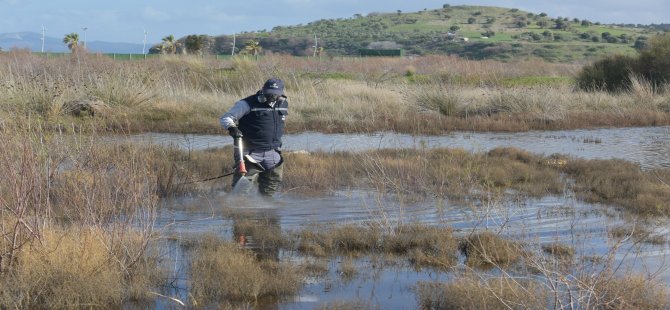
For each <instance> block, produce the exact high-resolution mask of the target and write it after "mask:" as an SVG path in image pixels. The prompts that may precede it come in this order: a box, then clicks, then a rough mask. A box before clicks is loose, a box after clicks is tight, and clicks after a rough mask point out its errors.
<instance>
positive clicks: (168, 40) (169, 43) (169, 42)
mask: <svg viewBox="0 0 670 310" xmlns="http://www.w3.org/2000/svg"><path fill="white" fill-rule="evenodd" d="M162 51H163V52H164V53H166V54H174V53H175V52H176V51H177V41H175V39H174V36H173V35H169V36H167V37H164V38H163V49H162Z"/></svg>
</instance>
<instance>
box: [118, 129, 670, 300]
mask: <svg viewBox="0 0 670 310" xmlns="http://www.w3.org/2000/svg"><path fill="white" fill-rule="evenodd" d="M131 138H132V139H133V140H135V141H138V142H149V143H159V144H163V145H168V144H173V145H177V146H179V147H182V148H188V149H206V148H216V147H223V146H226V145H228V144H230V142H231V141H230V140H231V139H230V138H229V137H226V136H214V135H171V134H144V135H138V136H133V137H131ZM284 144H285V149H286V150H289V151H298V150H305V151H310V152H312V151H326V152H330V151H342V150H348V151H361V150H369V149H377V148H437V147H457V148H463V149H466V150H469V151H473V152H478V151H487V150H490V149H493V148H496V147H500V146H511V147H516V148H521V149H525V150H528V151H530V152H533V153H538V154H545V155H548V154H552V153H562V154H567V155H570V156H575V157H582V158H589V159H593V158H601V159H610V158H621V159H626V160H629V161H633V162H636V163H638V164H639V165H640V166H641V167H643V168H645V169H648V168H659V167H670V127H652V128H619V129H594V130H574V131H552V132H547V131H543V132H524V133H464V132H461V133H452V134H449V135H445V136H410V135H403V134H395V133H375V134H369V135H367V134H336V135H326V134H320V133H303V134H297V135H287V136H286V137H285V139H284ZM231 208H233V209H235V210H239V211H244V212H249V213H251V214H253V216H256V217H258V218H268V217H269V218H272V219H273V221H272V223H273V225H277V226H278V228H279V229H281V230H282V231H283V232H290V231H297V230H301V229H302V228H304V227H308V226H309V225H312V224H316V225H319V224H332V223H337V224H356V223H370V222H376V223H378V224H381V225H386V227H392V226H394V225H397V224H399V223H416V222H420V223H425V224H430V225H441V226H442V225H443V226H449V227H452V228H454V230H455V234H456V235H466V234H468V233H470V232H473V231H481V230H492V231H495V232H500V233H501V234H502V235H503V236H506V237H509V238H512V239H515V240H525V241H530V242H529V243H530V244H536V245H538V246H539V245H541V244H549V243H555V242H560V243H562V244H566V245H569V246H572V247H574V248H575V249H576V255H577V257H602V256H605V255H606V254H607V253H609V251H611V248H612V246H613V243H615V242H617V241H616V240H613V238H612V237H611V235H610V232H611V231H612V230H613V229H616V228H620V227H628V228H631V227H634V226H633V225H636V224H634V221H633V220H631V219H630V218H628V217H627V216H626V215H625V214H622V213H620V212H618V211H616V210H615V209H613V208H611V207H608V206H602V205H591V204H587V203H584V202H581V201H579V200H577V199H575V197H574V195H572V194H571V193H570V192H567V191H566V193H565V194H564V195H562V196H548V197H544V198H541V199H522V200H514V201H500V202H498V203H490V204H485V205H476V206H473V205H472V204H466V203H462V202H451V201H448V200H433V199H427V200H424V201H420V202H402V199H397V197H394V196H393V195H382V196H380V195H379V194H378V193H371V192H365V191H359V190H352V191H341V192H336V193H333V194H332V195H328V196H323V197H308V198H304V197H295V196H292V195H290V194H285V195H283V196H280V197H277V199H276V200H275V201H273V202H271V203H269V202H267V201H265V200H262V199H256V198H251V199H243V200H239V199H232V198H230V197H229V196H228V195H227V194H226V193H225V192H218V193H208V194H203V195H198V196H191V197H180V198H175V199H169V200H164V201H163V202H162V207H161V209H160V210H161V211H160V213H159V216H158V219H157V223H156V228H157V229H158V230H160V231H161V232H162V233H164V234H166V235H168V236H173V237H174V240H179V239H181V238H182V237H187V236H197V235H198V234H202V233H215V234H219V235H221V236H223V237H225V238H231V239H232V238H233V236H232V235H233V233H232V227H233V225H234V222H233V220H232V219H231V217H229V216H227V215H226V213H225V212H223V210H224V209H231ZM668 222H669V221H668V220H666V219H658V220H655V221H654V222H649V221H647V222H645V223H644V224H641V225H644V226H645V228H646V229H647V230H649V231H650V232H651V233H652V234H653V235H654V236H661V237H663V238H665V240H666V241H665V242H664V243H661V244H651V243H644V242H643V243H636V242H635V241H634V240H632V239H631V240H628V241H625V242H624V243H623V244H622V246H621V247H619V248H618V250H616V254H615V260H616V261H617V262H621V266H623V267H622V269H627V270H636V271H641V272H646V273H657V274H658V279H660V280H661V281H663V282H664V283H665V284H666V285H670V271H669V270H668V266H666V264H667V263H666V259H667V258H668V254H670V248H669V247H668V242H667V238H668V237H669V236H670V225H669V224H670V223H668ZM637 225H640V224H637ZM165 248H166V249H167V254H166V255H165V257H167V258H168V261H169V264H171V266H172V267H173V268H172V270H173V271H172V274H171V276H170V277H171V279H172V281H171V284H170V286H169V287H167V289H166V290H165V294H166V295H169V296H174V297H176V298H179V299H181V300H187V299H188V286H189V283H190V281H192V280H193V279H188V272H187V271H186V270H187V263H186V262H187V261H188V258H187V257H186V255H185V253H184V252H183V251H182V250H181V248H180V246H179V244H178V242H166V244H165ZM277 259H279V260H301V259H305V258H304V257H301V256H299V255H297V254H296V253H295V252H282V251H278V252H277ZM461 259H462V258H461ZM342 263H343V259H342V258H339V257H336V258H331V259H329V260H328V261H327V264H328V267H329V268H328V272H327V273H325V274H322V275H319V276H314V277H310V278H308V279H306V281H305V285H304V286H303V288H302V289H301V290H300V292H299V293H298V294H297V295H296V296H293V297H291V298H288V299H285V300H281V301H278V302H276V303H273V304H270V305H261V306H257V308H262V309H313V308H316V307H318V306H320V305H328V304H332V303H335V302H345V301H346V302H351V301H356V302H358V304H359V305H365V308H381V309H415V308H417V306H418V301H417V297H416V294H415V291H414V290H415V287H416V284H417V283H418V282H420V281H441V282H444V281H448V280H449V279H450V278H451V277H453V276H454V274H453V273H451V272H444V271H438V270H432V269H420V270H416V269H414V268H412V267H411V266H409V264H407V262H403V261H400V262H398V261H396V262H390V261H386V260H385V259H384V258H382V257H361V258H359V259H357V260H355V262H354V264H355V266H356V267H357V268H356V269H357V274H356V276H354V277H350V278H348V277H343V276H342V274H341V272H340V267H341V265H342ZM461 265H462V264H461ZM457 268H458V267H457ZM172 306H173V304H172V303H171V302H170V301H169V300H159V301H158V302H157V307H159V308H169V307H172Z"/></svg>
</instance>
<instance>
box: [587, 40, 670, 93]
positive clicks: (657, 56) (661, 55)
mask: <svg viewBox="0 0 670 310" xmlns="http://www.w3.org/2000/svg"><path fill="white" fill-rule="evenodd" d="M605 34H606V33H603V37H604V38H605V37H606V38H607V39H608V42H612V41H613V40H617V41H618V39H617V38H616V37H612V36H609V35H605ZM594 38H595V37H594ZM631 75H634V76H637V77H640V78H643V79H644V80H646V81H649V82H650V83H651V85H652V86H653V87H654V90H657V91H663V89H664V85H666V84H667V83H668V82H670V35H660V36H656V37H654V38H652V39H650V40H649V47H648V48H645V49H643V50H642V51H641V52H640V56H639V57H638V58H634V57H630V56H621V55H617V56H609V57H607V58H605V59H602V60H599V61H597V62H596V63H594V64H592V65H590V66H586V67H584V69H583V70H582V72H580V74H579V75H578V76H577V86H578V87H579V88H580V89H584V90H600V89H604V90H607V91H609V92H617V91H623V90H628V89H630V87H631V80H630V76H631Z"/></svg>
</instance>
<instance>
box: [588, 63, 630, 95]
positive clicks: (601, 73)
mask: <svg viewBox="0 0 670 310" xmlns="http://www.w3.org/2000/svg"><path fill="white" fill-rule="evenodd" d="M634 67H635V58H633V57H630V56H621V55H615V56H609V57H607V58H605V59H602V60H599V61H597V62H595V63H594V64H592V65H590V66H586V67H584V69H582V72H580V73H579V75H578V76H577V81H576V82H577V87H579V88H580V89H583V90H607V91H610V92H615V91H619V90H622V89H627V88H628V87H630V75H631V73H632V72H633V68H634Z"/></svg>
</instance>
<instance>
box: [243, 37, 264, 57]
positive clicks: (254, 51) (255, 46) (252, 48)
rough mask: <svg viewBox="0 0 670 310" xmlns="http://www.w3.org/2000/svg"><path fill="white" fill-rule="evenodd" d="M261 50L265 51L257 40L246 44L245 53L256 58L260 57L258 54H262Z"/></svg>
mask: <svg viewBox="0 0 670 310" xmlns="http://www.w3.org/2000/svg"><path fill="white" fill-rule="evenodd" d="M261 50H263V47H261V44H260V42H258V41H256V40H249V41H247V43H245V44H244V51H245V52H246V53H249V54H251V55H254V56H256V57H258V54H260V52H261Z"/></svg>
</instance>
